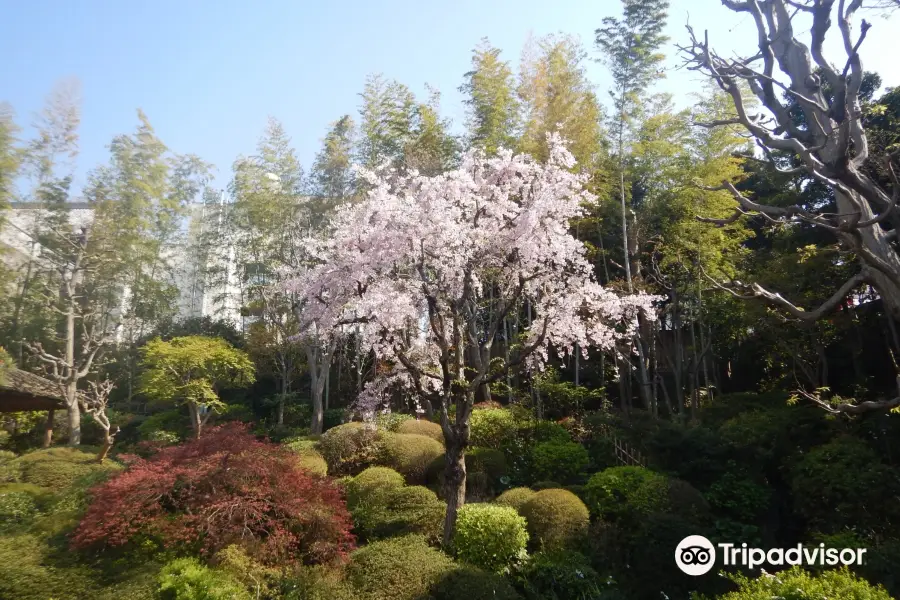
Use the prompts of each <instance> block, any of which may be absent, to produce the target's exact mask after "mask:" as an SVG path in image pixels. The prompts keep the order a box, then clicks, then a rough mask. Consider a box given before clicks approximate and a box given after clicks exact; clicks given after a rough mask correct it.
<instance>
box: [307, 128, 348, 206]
mask: <svg viewBox="0 0 900 600" xmlns="http://www.w3.org/2000/svg"><path fill="white" fill-rule="evenodd" d="M354 136H355V125H354V123H353V119H352V118H351V117H350V115H344V116H343V117H341V118H340V119H338V120H337V121H335V122H334V123H332V124H331V129H330V130H329V131H328V133H327V134H326V136H325V139H324V140H323V141H322V149H321V150H319V153H318V154H316V158H315V161H314V162H313V166H312V169H311V172H310V183H311V188H312V194H313V197H314V198H313V199H311V200H310V201H311V202H312V203H313V205H314V206H313V211H312V212H313V213H314V214H315V215H316V219H317V221H318V220H321V218H322V216H323V215H324V214H326V213H328V212H330V211H331V210H334V208H336V207H337V206H339V205H340V204H342V203H344V202H345V201H347V200H348V199H350V198H351V197H352V196H353V195H354V193H355V177H354V175H353V144H354Z"/></svg>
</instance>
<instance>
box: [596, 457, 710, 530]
mask: <svg viewBox="0 0 900 600" xmlns="http://www.w3.org/2000/svg"><path fill="white" fill-rule="evenodd" d="M584 497H585V499H586V501H587V504H588V506H589V507H590V510H591V513H592V514H594V515H596V516H597V517H599V518H601V519H604V520H607V521H612V522H618V523H632V524H633V523H639V522H640V521H641V520H643V519H644V518H646V517H647V516H648V515H651V514H657V513H667V514H674V515H678V516H681V517H683V518H685V519H688V520H697V519H699V518H702V517H703V516H704V515H705V514H706V512H707V511H708V508H709V507H708V506H707V503H706V500H705V499H704V498H703V495H702V494H700V492H698V491H697V490H696V489H695V488H694V487H693V486H691V485H690V484H689V483H687V482H685V481H682V480H680V479H673V478H669V477H666V476H665V475H661V474H659V473H655V472H653V471H651V470H649V469H645V468H643V467H613V468H611V469H606V470H605V471H601V472H599V473H595V474H594V475H592V476H591V478H590V479H589V480H588V482H587V484H586V485H585V486H584Z"/></svg>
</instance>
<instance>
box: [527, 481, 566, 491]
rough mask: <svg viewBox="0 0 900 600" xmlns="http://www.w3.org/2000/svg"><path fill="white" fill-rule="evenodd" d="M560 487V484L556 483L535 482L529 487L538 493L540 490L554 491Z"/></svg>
mask: <svg viewBox="0 0 900 600" xmlns="http://www.w3.org/2000/svg"><path fill="white" fill-rule="evenodd" d="M561 487H562V484H560V483H559V482H558V481H535V482H534V483H533V484H532V485H531V489H533V490H535V491H538V492H539V491H541V490H555V489H558V488H561Z"/></svg>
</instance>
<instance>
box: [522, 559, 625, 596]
mask: <svg viewBox="0 0 900 600" xmlns="http://www.w3.org/2000/svg"><path fill="white" fill-rule="evenodd" d="M513 578H514V580H515V581H516V585H517V587H519V588H521V589H522V591H523V592H524V593H525V597H526V598H534V599H543V598H571V599H572V600H581V599H585V600H587V599H589V598H601V597H602V596H601V594H602V593H603V591H605V590H606V588H608V587H609V586H608V584H607V583H606V581H605V580H603V579H602V578H601V577H600V575H598V574H597V572H596V571H595V570H594V569H593V568H592V567H591V564H590V561H588V559H587V558H586V557H585V556H584V555H583V554H580V553H578V552H573V551H570V550H557V551H554V552H538V553H537V554H534V555H532V556H530V557H528V558H527V559H526V560H524V561H523V562H522V563H521V564H520V565H519V566H518V568H516V570H515V572H514V573H513Z"/></svg>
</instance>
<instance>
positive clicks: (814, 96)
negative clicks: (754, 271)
mask: <svg viewBox="0 0 900 600" xmlns="http://www.w3.org/2000/svg"><path fill="white" fill-rule="evenodd" d="M722 3H723V4H724V5H725V6H726V7H728V8H729V9H731V10H733V11H736V12H742V13H747V14H748V15H749V16H750V17H751V18H752V21H753V23H754V24H755V27H756V32H757V39H758V44H757V45H758V51H757V52H756V53H755V54H754V55H753V56H749V57H743V58H740V57H738V58H727V57H724V56H721V55H719V54H717V53H716V52H715V50H714V49H713V48H712V46H711V44H710V42H709V38H708V35H706V34H705V35H704V36H703V38H702V39H700V38H699V37H698V36H697V35H696V34H695V32H694V31H693V30H692V29H691V28H690V27H688V31H689V33H690V38H691V44H690V45H688V46H682V47H681V50H682V51H683V52H684V54H685V56H686V59H687V62H688V65H689V68H691V69H695V70H699V71H701V72H704V73H706V74H707V75H709V76H710V77H711V78H712V79H713V80H714V81H715V83H716V84H718V86H719V87H720V88H721V89H722V90H724V91H725V92H726V93H728V94H729V95H730V97H731V99H732V101H733V104H734V109H735V111H734V115H733V116H732V117H731V118H728V119H723V120H719V121H715V122H711V123H701V124H699V125H702V126H706V127H716V126H723V125H735V124H738V125H742V126H743V127H744V128H746V130H747V131H748V132H749V133H750V134H751V135H752V137H753V138H754V139H755V141H756V143H757V145H758V146H759V148H760V150H761V151H762V154H763V155H764V156H765V157H766V158H767V159H768V160H769V161H771V162H772V166H773V167H774V168H776V169H778V170H783V169H782V168H781V167H780V166H779V165H778V164H776V160H778V159H777V158H776V155H779V154H780V155H787V156H789V157H792V159H793V160H792V162H793V167H792V169H791V171H792V172H795V173H801V174H803V175H805V176H806V177H808V180H809V181H813V182H818V183H819V184H821V185H824V186H826V187H827V188H829V189H830V190H832V191H833V193H834V198H835V205H836V207H837V208H836V212H825V211H826V210H827V209H811V208H808V207H807V208H804V207H800V206H786V207H782V206H768V205H764V204H761V203H759V202H755V201H754V200H753V199H752V198H750V197H748V196H747V195H745V194H742V193H740V192H739V191H738V190H737V189H736V188H735V187H734V186H733V185H732V184H731V183H729V182H723V184H722V186H721V188H720V189H725V190H727V191H729V192H730V193H731V194H732V196H733V197H734V199H735V201H736V202H737V206H736V207H735V211H734V213H733V214H732V215H731V216H730V217H728V218H726V219H708V218H704V217H702V216H701V217H698V218H699V219H700V220H702V221H707V222H711V223H715V224H716V225H718V226H725V225H728V224H730V223H733V222H735V221H736V220H738V219H740V218H741V217H742V216H744V215H748V214H751V215H761V216H762V217H763V218H765V219H767V220H769V221H771V222H774V223H788V222H798V221H803V222H806V223H810V224H812V225H814V226H815V227H821V228H823V229H826V230H828V231H830V232H832V233H833V234H834V235H835V237H836V238H837V239H838V241H839V242H840V243H841V244H842V245H843V246H844V247H845V249H846V250H848V251H850V252H852V253H853V255H854V256H855V258H856V260H857V261H858V263H859V270H858V272H857V273H856V274H854V275H853V276H852V277H851V278H850V279H849V280H848V281H847V282H846V283H844V284H843V285H841V286H839V288H838V289H837V290H835V293H834V294H833V295H832V296H831V297H830V298H829V299H827V300H826V301H825V302H824V303H823V304H822V305H821V306H819V307H818V308H816V309H813V310H804V309H802V308H799V307H798V306H796V305H794V304H793V303H791V302H790V301H789V300H787V299H786V298H784V297H782V296H781V295H780V294H778V293H776V292H772V291H769V290H766V289H764V288H763V287H762V286H760V285H758V284H749V285H745V284H734V285H731V286H728V287H727V288H726V289H728V290H729V291H731V292H732V293H735V294H736V295H741V296H745V297H751V298H752V297H755V298H761V299H763V300H765V301H767V302H769V303H771V304H773V305H775V306H777V307H779V308H781V309H783V310H784V311H786V312H787V313H788V314H789V315H790V316H791V317H793V318H796V319H799V320H803V321H814V320H817V319H820V318H822V317H823V316H826V315H828V314H829V313H831V312H832V311H834V310H835V309H836V308H837V307H838V306H839V305H840V304H841V303H842V302H845V301H846V299H847V297H848V295H849V294H851V293H852V292H853V291H854V290H855V289H857V288H859V287H860V286H862V285H869V286H872V288H874V289H875V291H876V292H877V293H878V295H879V296H880V297H881V299H882V301H883V303H884V307H885V310H886V312H887V313H888V314H889V315H890V316H891V317H892V318H894V319H897V318H900V254H898V249H897V245H896V243H897V241H896V231H897V230H898V226H900V211H898V210H897V209H896V204H897V200H898V195H900V185H898V178H897V158H898V157H897V156H896V153H895V154H894V155H885V156H878V157H875V156H870V152H869V144H868V142H867V139H866V131H865V127H864V123H863V111H862V107H861V102H860V86H861V85H862V82H863V66H862V60H861V58H860V54H859V50H860V47H861V46H862V45H863V42H864V40H865V37H866V32H867V31H868V30H869V28H870V27H871V25H870V24H869V23H867V22H866V21H865V20H862V21H861V23H860V27H859V30H858V32H854V30H853V26H852V24H853V19H854V17H855V16H856V15H857V14H858V13H859V11H860V9H862V8H864V6H863V5H864V3H865V0H837V1H836V0H742V1H741V0H723V1H722ZM877 4H878V3H877V2H876V3H874V4H871V5H870V7H876V6H877ZM800 19H806V20H807V21H808V22H803V24H802V26H801V23H800V22H799V20H800ZM835 22H836V23H837V29H838V34H839V35H840V36H841V40H842V42H843V49H844V55H843V56H842V57H841V63H840V64H837V65H835V64H833V63H831V62H829V61H828V60H827V59H826V57H825V55H824V53H823V44H824V42H825V38H826V36H827V35H829V32H831V31H832V29H833V24H834V23H835ZM808 25H811V27H809V29H808V32H809V33H808V35H809V38H808V45H807V44H806V43H804V42H803V41H801V40H800V39H799V36H802V35H805V34H806V31H807V26H808ZM747 88H749V90H750V91H751V92H752V93H753V95H754V96H756V98H757V99H758V101H759V103H760V105H761V108H762V110H761V111H759V112H756V111H751V109H750V107H749V105H748V103H747V102H745V98H744V96H743V95H742V90H746V89H747ZM785 97H787V98H789V99H790V100H791V102H785V101H784V98H785ZM791 104H794V105H795V106H796V109H799V111H800V112H801V113H802V117H800V118H798V117H799V116H800V115H797V114H796V110H792V106H791ZM872 161H876V162H878V163H880V165H881V166H882V167H883V169H884V171H885V172H886V173H887V174H888V179H889V182H890V183H888V184H886V185H880V184H879V182H878V181H875V180H874V179H873V178H872V177H871V176H870V175H869V171H867V170H866V169H864V165H866V164H867V163H871V162H872ZM781 162H782V163H783V161H781Z"/></svg>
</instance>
